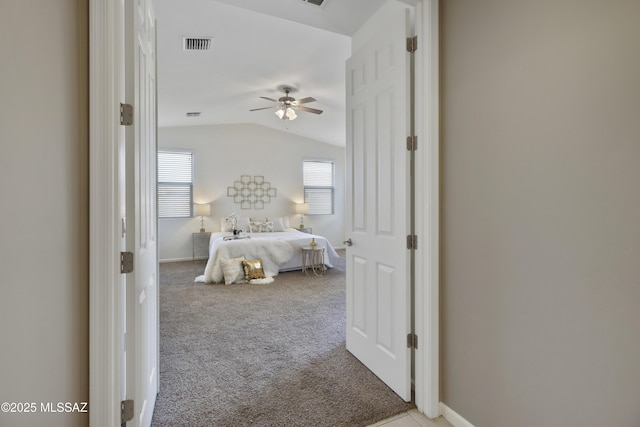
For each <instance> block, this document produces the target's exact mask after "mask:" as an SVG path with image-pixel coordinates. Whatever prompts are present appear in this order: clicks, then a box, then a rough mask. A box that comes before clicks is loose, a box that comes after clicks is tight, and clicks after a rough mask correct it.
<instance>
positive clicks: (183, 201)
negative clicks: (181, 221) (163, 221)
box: [158, 150, 193, 218]
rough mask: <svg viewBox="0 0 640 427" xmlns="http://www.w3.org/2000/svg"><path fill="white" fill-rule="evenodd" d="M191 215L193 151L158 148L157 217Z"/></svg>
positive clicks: (187, 216)
mask: <svg viewBox="0 0 640 427" xmlns="http://www.w3.org/2000/svg"><path fill="white" fill-rule="evenodd" d="M192 216H193V153H191V152H189V151H169V150H158V218H189V217H192Z"/></svg>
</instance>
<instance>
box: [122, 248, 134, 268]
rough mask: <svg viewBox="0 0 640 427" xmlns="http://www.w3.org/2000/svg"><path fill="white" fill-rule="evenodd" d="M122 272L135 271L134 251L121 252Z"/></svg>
mask: <svg viewBox="0 0 640 427" xmlns="http://www.w3.org/2000/svg"><path fill="white" fill-rule="evenodd" d="M120 273H133V252H120Z"/></svg>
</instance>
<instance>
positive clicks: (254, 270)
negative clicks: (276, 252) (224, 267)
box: [242, 259, 266, 280]
mask: <svg viewBox="0 0 640 427" xmlns="http://www.w3.org/2000/svg"><path fill="white" fill-rule="evenodd" d="M242 265H243V266H244V278H245V279H247V280H252V279H264V278H265V277H266V276H265V275H264V270H263V269H262V260H260V259H248V260H244V261H242Z"/></svg>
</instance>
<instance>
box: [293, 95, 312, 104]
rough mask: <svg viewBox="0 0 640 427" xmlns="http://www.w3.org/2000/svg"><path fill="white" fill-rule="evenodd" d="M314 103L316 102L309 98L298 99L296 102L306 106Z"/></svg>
mask: <svg viewBox="0 0 640 427" xmlns="http://www.w3.org/2000/svg"><path fill="white" fill-rule="evenodd" d="M315 101H316V99H315V98H313V97H311V96H309V97H307V98H302V99H299V100H298V101H297V102H298V104H306V103H307V102H315Z"/></svg>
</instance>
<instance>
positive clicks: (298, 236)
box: [195, 228, 338, 283]
mask: <svg viewBox="0 0 640 427" xmlns="http://www.w3.org/2000/svg"><path fill="white" fill-rule="evenodd" d="M232 234H233V233H231V232H218V233H211V240H210V241H209V260H208V261H207V266H206V267H205V270H204V274H203V275H202V276H198V277H197V278H196V280H195V281H196V282H204V283H211V282H213V283H224V276H223V274H222V266H221V262H220V260H222V259H228V258H235V257H238V256H244V257H245V259H261V260H262V266H263V269H264V272H265V275H266V276H269V277H273V276H277V275H278V272H280V271H290V270H300V269H301V268H302V250H301V248H302V247H305V246H309V243H310V242H311V239H312V238H313V239H315V241H316V243H317V244H318V247H319V248H324V264H325V265H326V266H327V267H333V260H335V259H337V258H338V254H337V253H336V250H335V249H334V247H333V246H332V245H331V243H329V241H328V240H327V239H325V238H324V237H322V236H318V235H316V234H307V233H303V232H301V231H298V230H296V229H293V228H287V229H286V231H280V232H272V233H246V234H247V235H248V236H250V238H249V239H238V240H226V241H225V240H224V238H225V237H227V236H231V235H232Z"/></svg>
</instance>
